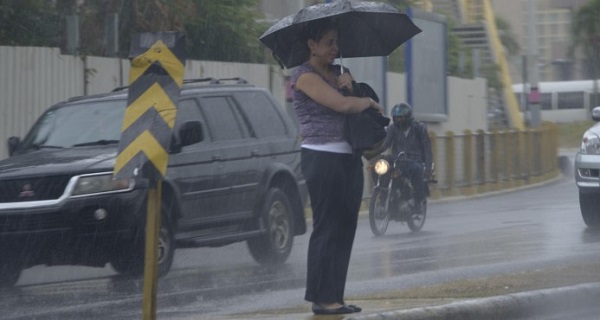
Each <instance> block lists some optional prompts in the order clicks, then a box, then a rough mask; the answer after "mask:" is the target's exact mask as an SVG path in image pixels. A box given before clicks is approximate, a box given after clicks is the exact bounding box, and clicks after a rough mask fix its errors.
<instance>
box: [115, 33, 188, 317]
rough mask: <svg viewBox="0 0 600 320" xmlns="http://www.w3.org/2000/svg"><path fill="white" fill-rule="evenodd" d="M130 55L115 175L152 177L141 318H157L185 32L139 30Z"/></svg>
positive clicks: (183, 67)
mask: <svg viewBox="0 0 600 320" xmlns="http://www.w3.org/2000/svg"><path fill="white" fill-rule="evenodd" d="M131 43H132V44H131V50H130V52H129V58H130V59H131V70H130V72H129V94H128V101H127V102H128V105H127V110H126V111H125V117H124V119H123V125H122V127H121V140H120V143H119V152H118V154H117V159H116V163H115V168H114V172H115V173H114V175H115V178H132V177H135V178H139V179H148V180H149V181H150V188H149V190H148V206H147V222H146V247H145V254H144V257H145V258H144V259H145V260H144V263H145V264H144V304H143V318H144V319H156V294H157V282H158V280H157V278H158V234H159V228H160V221H161V217H160V216H161V210H160V208H161V193H162V191H161V188H162V178H163V177H164V175H165V173H166V171H167V162H168V150H169V144H170V142H171V137H172V130H173V126H174V125H175V115H176V113H177V107H176V106H177V102H178V100H179V92H180V89H181V86H182V84H183V73H184V69H185V35H184V34H183V33H182V32H155V33H150V32H149V33H142V34H138V35H135V36H134V38H133V39H132V41H131Z"/></svg>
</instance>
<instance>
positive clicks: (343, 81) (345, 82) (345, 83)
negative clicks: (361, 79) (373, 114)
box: [337, 72, 354, 93]
mask: <svg viewBox="0 0 600 320" xmlns="http://www.w3.org/2000/svg"><path fill="white" fill-rule="evenodd" d="M352 81H354V79H353V78H352V75H351V74H350V73H349V72H346V73H344V74H340V75H339V76H338V78H337V85H338V88H339V89H342V90H343V91H346V92H350V93H352V90H353V88H352Z"/></svg>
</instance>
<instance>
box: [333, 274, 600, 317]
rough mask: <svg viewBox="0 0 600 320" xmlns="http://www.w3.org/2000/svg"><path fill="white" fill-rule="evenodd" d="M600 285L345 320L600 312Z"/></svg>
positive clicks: (530, 292)
mask: <svg viewBox="0 0 600 320" xmlns="http://www.w3.org/2000/svg"><path fill="white" fill-rule="evenodd" d="M598 301H600V282H598V283H588V284H581V285H575V286H569V287H561V288H553V289H543V290H536V291H529V292H521V293H515V294H508V295H503V296H496V297H490V298H481V299H473V300H465V301H461V302H453V303H450V304H446V305H441V306H435V307H424V308H415V309H408V310H398V311H388V312H382V313H376V314H370V315H365V316H358V317H351V318H344V319H345V320H393V319H398V320H400V319H402V320H423V319H427V320H470V319H473V320H475V319H477V320H479V319H516V318H519V317H525V316H533V315H535V316H540V315H541V314H556V313H560V312H564V311H569V310H578V309H579V308H594V310H595V309H599V310H600V306H599V305H598Z"/></svg>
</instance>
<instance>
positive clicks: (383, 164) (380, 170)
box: [375, 159, 390, 176]
mask: <svg viewBox="0 0 600 320" xmlns="http://www.w3.org/2000/svg"><path fill="white" fill-rule="evenodd" d="M389 169H390V163H389V162H387V161H386V160H385V159H379V160H377V162H375V172H376V173H377V174H378V175H380V176H382V175H384V174H386V173H387V172H388V170H389Z"/></svg>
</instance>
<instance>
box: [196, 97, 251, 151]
mask: <svg viewBox="0 0 600 320" xmlns="http://www.w3.org/2000/svg"><path fill="white" fill-rule="evenodd" d="M200 105H201V108H202V113H203V114H204V116H205V117H206V126H207V127H208V130H209V131H210V134H211V136H212V141H225V140H237V139H245V138H246V137H247V136H248V130H247V128H246V127H245V126H244V127H242V125H243V123H244V122H243V121H241V116H240V114H239V112H238V110H236V109H235V107H234V106H233V105H232V104H231V103H230V101H229V99H228V98H227V97H223V96H218V97H202V98H201V99H200Z"/></svg>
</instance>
